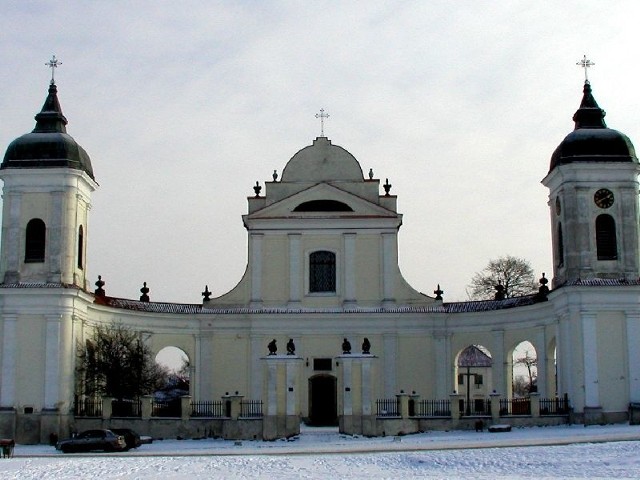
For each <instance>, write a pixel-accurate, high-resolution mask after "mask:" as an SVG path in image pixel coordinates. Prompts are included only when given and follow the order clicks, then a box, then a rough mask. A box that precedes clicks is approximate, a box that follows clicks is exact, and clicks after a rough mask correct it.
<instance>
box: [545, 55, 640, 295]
mask: <svg viewBox="0 0 640 480" xmlns="http://www.w3.org/2000/svg"><path fill="white" fill-rule="evenodd" d="M585 68H586V67H585ZM604 117H605V111H604V110H602V109H601V108H600V107H599V106H598V104H597V102H596V100H595V98H594V96H593V93H592V90H591V84H590V83H589V80H588V79H585V84H584V90H583V97H582V102H581V103H580V107H579V108H578V110H577V111H576V113H575V115H574V116H573V121H574V122H575V129H574V130H573V132H571V133H570V134H569V135H567V136H566V137H565V139H564V140H563V141H562V143H560V145H559V146H558V148H556V150H555V152H554V153H553V155H552V157H551V165H550V168H549V173H548V174H547V176H546V177H545V178H544V179H543V180H542V183H543V184H544V185H545V186H546V187H548V188H549V207H550V215H551V231H552V239H553V262H554V267H553V268H554V279H553V286H554V287H558V286H561V285H564V284H566V283H572V282H575V281H577V280H578V279H582V280H585V279H591V278H603V279H607V278H608V279H627V280H630V279H637V278H638V276H639V273H640V260H639V250H638V249H639V241H638V228H639V225H638V173H639V172H640V167H639V165H638V159H637V157H636V154H635V150H634V147H633V144H632V143H631V141H630V140H629V138H628V137H627V136H626V135H624V134H622V133H620V132H618V131H616V130H613V129H610V128H607V125H606V124H605V121H604Z"/></svg>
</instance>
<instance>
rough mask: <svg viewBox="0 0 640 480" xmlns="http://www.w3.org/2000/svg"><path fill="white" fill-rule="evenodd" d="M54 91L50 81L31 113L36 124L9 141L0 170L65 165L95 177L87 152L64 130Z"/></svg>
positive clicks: (64, 126)
mask: <svg viewBox="0 0 640 480" xmlns="http://www.w3.org/2000/svg"><path fill="white" fill-rule="evenodd" d="M57 93H58V88H57V87H56V85H55V83H51V84H50V85H49V94H48V96H47V99H46V100H45V102H44V105H43V106H42V110H41V111H40V113H38V114H37V115H36V116H35V119H36V127H35V128H34V129H33V131H32V132H31V133H27V134H25V135H22V136H21V137H18V138H16V139H15V140H14V141H13V142H11V143H10V144H9V147H7V151H6V153H5V154H4V160H3V161H2V165H0V169H6V168H54V167H56V168H59V167H67V168H73V169H75V170H82V171H84V172H86V173H87V175H89V176H90V177H91V178H92V179H94V180H95V178H94V176H93V168H92V167H91V160H90V159H89V155H88V154H87V152H86V151H85V150H84V148H82V147H81V146H80V145H78V143H77V142H76V141H75V140H74V139H73V137H72V136H71V135H69V134H68V133H67V128H66V125H67V119H66V118H65V116H64V115H63V114H62V108H61V107H60V102H59V101H58V95H57Z"/></svg>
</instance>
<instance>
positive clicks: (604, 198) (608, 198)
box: [593, 188, 613, 208]
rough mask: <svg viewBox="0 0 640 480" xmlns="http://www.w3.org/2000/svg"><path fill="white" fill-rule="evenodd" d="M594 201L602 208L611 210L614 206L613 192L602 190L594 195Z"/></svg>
mask: <svg viewBox="0 0 640 480" xmlns="http://www.w3.org/2000/svg"><path fill="white" fill-rule="evenodd" d="M593 201H594V202H595V203H596V205H597V206H598V207H600V208H609V207H610V206H611V205H613V192H612V191H611V190H607V189H606V188H601V189H600V190H598V191H597V192H596V193H595V194H594V195H593Z"/></svg>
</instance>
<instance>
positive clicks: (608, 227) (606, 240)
mask: <svg viewBox="0 0 640 480" xmlns="http://www.w3.org/2000/svg"><path fill="white" fill-rule="evenodd" d="M596 247H597V251H598V260H615V259H616V258H618V244H617V240H616V222H615V220H614V219H613V217H612V216H611V215H606V214H603V215H598V218H596Z"/></svg>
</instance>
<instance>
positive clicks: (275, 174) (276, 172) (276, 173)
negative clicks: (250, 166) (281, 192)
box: [272, 170, 278, 182]
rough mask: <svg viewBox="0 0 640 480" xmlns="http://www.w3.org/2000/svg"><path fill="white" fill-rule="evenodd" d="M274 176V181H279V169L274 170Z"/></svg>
mask: <svg viewBox="0 0 640 480" xmlns="http://www.w3.org/2000/svg"><path fill="white" fill-rule="evenodd" d="M272 177H273V181H274V182H277V181H278V171H277V170H274V171H273V175H272Z"/></svg>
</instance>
